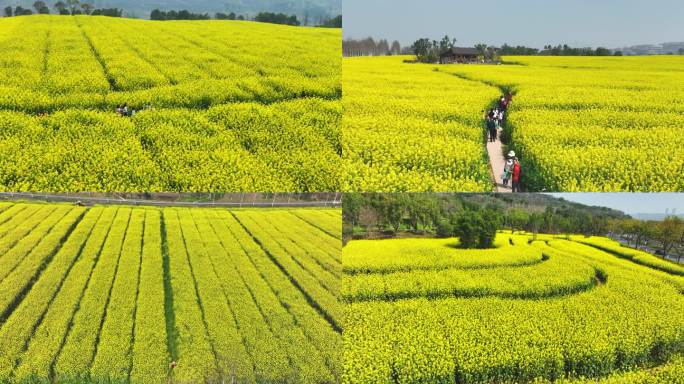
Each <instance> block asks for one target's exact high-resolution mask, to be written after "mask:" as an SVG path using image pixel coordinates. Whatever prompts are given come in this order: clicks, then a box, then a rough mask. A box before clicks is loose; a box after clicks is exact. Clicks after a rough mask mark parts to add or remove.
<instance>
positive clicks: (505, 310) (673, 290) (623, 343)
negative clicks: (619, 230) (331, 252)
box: [343, 234, 684, 383]
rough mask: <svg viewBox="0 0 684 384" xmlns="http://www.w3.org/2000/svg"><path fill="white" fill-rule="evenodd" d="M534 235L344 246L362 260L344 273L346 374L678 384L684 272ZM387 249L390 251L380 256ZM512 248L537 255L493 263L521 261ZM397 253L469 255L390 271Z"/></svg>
mask: <svg viewBox="0 0 684 384" xmlns="http://www.w3.org/2000/svg"><path fill="white" fill-rule="evenodd" d="M508 238H511V240H512V242H513V245H510V243H508ZM539 238H546V240H537V241H532V242H530V243H529V244H528V239H529V238H528V237H526V236H525V235H510V234H499V235H498V239H497V246H498V248H496V249H492V250H480V251H475V250H458V249H454V248H453V246H454V245H455V244H456V243H457V241H455V240H454V239H451V240H450V241H446V240H429V239H410V240H381V241H358V242H357V241H352V242H351V243H349V244H348V245H347V247H350V248H349V251H348V250H347V247H345V249H344V250H343V263H344V265H345V268H346V264H347V260H353V261H354V264H355V265H356V267H355V273H353V274H350V273H347V274H345V276H344V281H345V282H344V291H343V292H344V298H345V300H346V301H347V302H348V304H347V306H346V312H345V314H346V318H345V319H346V323H345V330H344V336H343V339H344V373H343V381H344V382H346V383H369V382H373V383H417V382H420V383H428V382H429V383H491V382H528V381H537V382H548V381H561V382H566V381H568V382H570V381H572V382H574V381H575V380H580V379H582V378H591V379H597V378H602V379H605V380H606V382H630V380H632V381H633V382H654V383H670V382H673V381H672V380H674V378H676V377H678V375H677V373H676V372H677V370H678V369H679V368H681V357H680V356H681V355H682V354H683V353H684V350H682V345H684V331H683V330H682V328H681V323H682V321H684V311H683V309H684V296H682V292H684V290H683V289H684V278H682V277H681V276H679V275H676V274H672V273H666V272H663V271H661V270H656V269H651V268H648V267H645V266H643V265H640V264H638V263H637V262H635V261H632V260H629V259H626V258H621V257H616V256H614V255H612V254H611V253H607V252H605V251H602V250H600V249H598V248H596V247H592V246H588V245H585V244H582V243H579V242H577V241H570V240H563V239H554V238H553V237H551V236H539ZM573 239H574V238H573ZM395 242H405V243H406V245H405V246H399V245H395V244H393V243H395ZM383 244H385V246H384V248H386V249H387V252H386V253H382V252H378V250H379V249H381V247H383ZM506 244H508V245H509V246H506ZM430 248H432V249H433V255H435V256H432V255H430V253H429V249H430ZM507 248H508V249H507ZM400 249H407V250H408V252H407V253H403V254H399V253H396V252H397V251H399V250H400ZM516 249H520V252H521V253H527V252H530V254H531V253H533V252H536V253H537V254H538V258H539V260H540V261H538V262H536V263H534V264H529V265H516V264H511V265H505V264H498V265H492V264H490V263H488V262H489V255H491V256H492V257H494V258H495V259H496V258H498V257H500V256H498V255H499V254H501V253H503V252H504V251H505V252H507V253H509V254H510V255H511V256H510V257H511V259H515V251H516ZM392 252H395V253H394V255H395V257H397V258H398V259H399V260H401V259H402V258H404V257H406V258H409V256H408V255H413V259H415V260H422V259H425V260H428V261H429V260H437V259H438V258H437V256H436V255H440V257H439V259H441V260H445V259H452V260H458V259H459V258H461V259H463V260H468V262H467V264H460V263H449V264H448V265H440V264H438V263H435V267H434V268H433V269H429V268H427V267H426V264H428V262H426V263H422V262H418V261H417V262H415V263H412V264H404V265H402V268H400V269H399V270H397V271H395V270H394V268H395V265H394V264H393V259H392V258H391V256H390V254H391V253H392ZM348 253H349V255H351V257H350V258H349V259H348V256H347V255H348ZM376 253H379V254H378V259H379V260H380V261H378V260H375V259H376V257H375V254H376ZM478 253H479V254H478ZM362 254H363V255H364V256H365V257H362V256H361V255H362ZM364 259H365V260H367V262H368V268H365V269H364V268H363V267H362V264H363V260H364ZM382 261H384V262H385V263H387V264H388V265H389V268H388V269H387V270H382V269H381V268H379V265H380V264H382ZM478 263H480V264H481V265H480V266H479V268H478ZM654 366H657V367H655V368H653V367H654ZM625 371H627V372H625ZM649 380H651V381H649Z"/></svg>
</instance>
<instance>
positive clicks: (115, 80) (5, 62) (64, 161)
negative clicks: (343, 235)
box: [0, 15, 342, 192]
mask: <svg viewBox="0 0 684 384" xmlns="http://www.w3.org/2000/svg"><path fill="white" fill-rule="evenodd" d="M339 36H340V31H339V30H336V29H324V28H316V29H314V28H294V27H287V26H279V25H272V24H262V23H254V22H240V21H235V22H219V21H206V22H168V23H155V22H150V21H143V20H132V19H116V18H106V17H94V16H93V17H90V16H88V17H85V16H76V17H59V16H46V15H37V16H31V17H22V18H16V19H14V18H5V19H3V20H1V21H0V52H1V53H2V55H0V139H2V140H0V141H2V144H0V169H1V171H0V190H12V191H45V192H48V191H49V192H63V191H84V190H85V191H95V190H97V191H122V190H126V191H183V192H197V191H201V192H207V191H227V190H230V191H263V192H267V191H279V192H282V191H332V190H340V188H341V187H340V185H341V181H340V179H341V177H342V176H341V174H342V173H341V170H340V166H339V162H340V158H341V153H342V146H341V129H340V125H341V114H342V107H341V103H340V98H341V93H342V91H341V82H340V80H341V79H340V71H341V63H340V58H339V57H340V47H339ZM123 104H127V105H128V106H129V108H130V109H136V110H137V111H138V113H137V114H136V116H134V117H132V118H121V117H119V116H118V115H117V114H116V113H115V110H116V108H117V106H119V105H123Z"/></svg>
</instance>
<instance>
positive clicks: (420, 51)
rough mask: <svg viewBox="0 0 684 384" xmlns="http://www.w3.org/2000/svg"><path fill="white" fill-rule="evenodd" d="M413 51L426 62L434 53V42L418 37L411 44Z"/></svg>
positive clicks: (420, 59) (419, 58) (419, 59)
mask: <svg viewBox="0 0 684 384" xmlns="http://www.w3.org/2000/svg"><path fill="white" fill-rule="evenodd" d="M411 48H412V49H413V53H414V54H415V55H416V57H417V58H418V61H422V62H426V61H428V60H429V58H430V56H431V54H432V43H431V42H430V39H425V38H423V39H418V40H416V41H415V42H414V43H413V45H412V46H411Z"/></svg>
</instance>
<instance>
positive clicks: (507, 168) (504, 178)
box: [501, 151, 515, 187]
mask: <svg viewBox="0 0 684 384" xmlns="http://www.w3.org/2000/svg"><path fill="white" fill-rule="evenodd" d="M513 159H515V152H513V151H510V152H508V158H507V159H506V163H505V164H504V171H503V175H501V182H502V183H503V185H504V186H506V187H507V186H508V180H510V179H511V173H512V172H513Z"/></svg>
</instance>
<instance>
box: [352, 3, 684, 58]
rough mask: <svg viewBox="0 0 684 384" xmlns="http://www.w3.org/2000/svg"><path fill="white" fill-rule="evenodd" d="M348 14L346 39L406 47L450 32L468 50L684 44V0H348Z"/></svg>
mask: <svg viewBox="0 0 684 384" xmlns="http://www.w3.org/2000/svg"><path fill="white" fill-rule="evenodd" d="M342 9H343V15H344V32H343V33H344V36H345V38H347V37H351V38H365V37H368V36H372V37H374V38H386V39H389V40H390V41H391V40H399V42H400V43H402V45H407V44H411V43H413V42H414V41H415V40H417V39H418V38H420V37H429V38H432V39H436V40H438V39H439V38H441V37H442V36H444V35H445V34H447V35H449V36H451V37H456V39H457V40H458V42H457V44H458V45H462V46H472V45H474V44H477V43H487V44H490V45H497V46H499V45H501V44H503V43H506V42H507V43H508V44H512V45H527V46H532V47H537V48H541V47H543V46H544V45H546V44H554V45H555V44H560V43H567V44H569V45H571V46H575V47H584V46H591V47H597V46H604V47H607V48H619V47H623V46H630V45H636V44H651V43H654V44H657V43H663V42H670V41H684V22H682V17H683V16H682V15H684V1H683V0H487V1H483V0H343V2H342Z"/></svg>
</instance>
